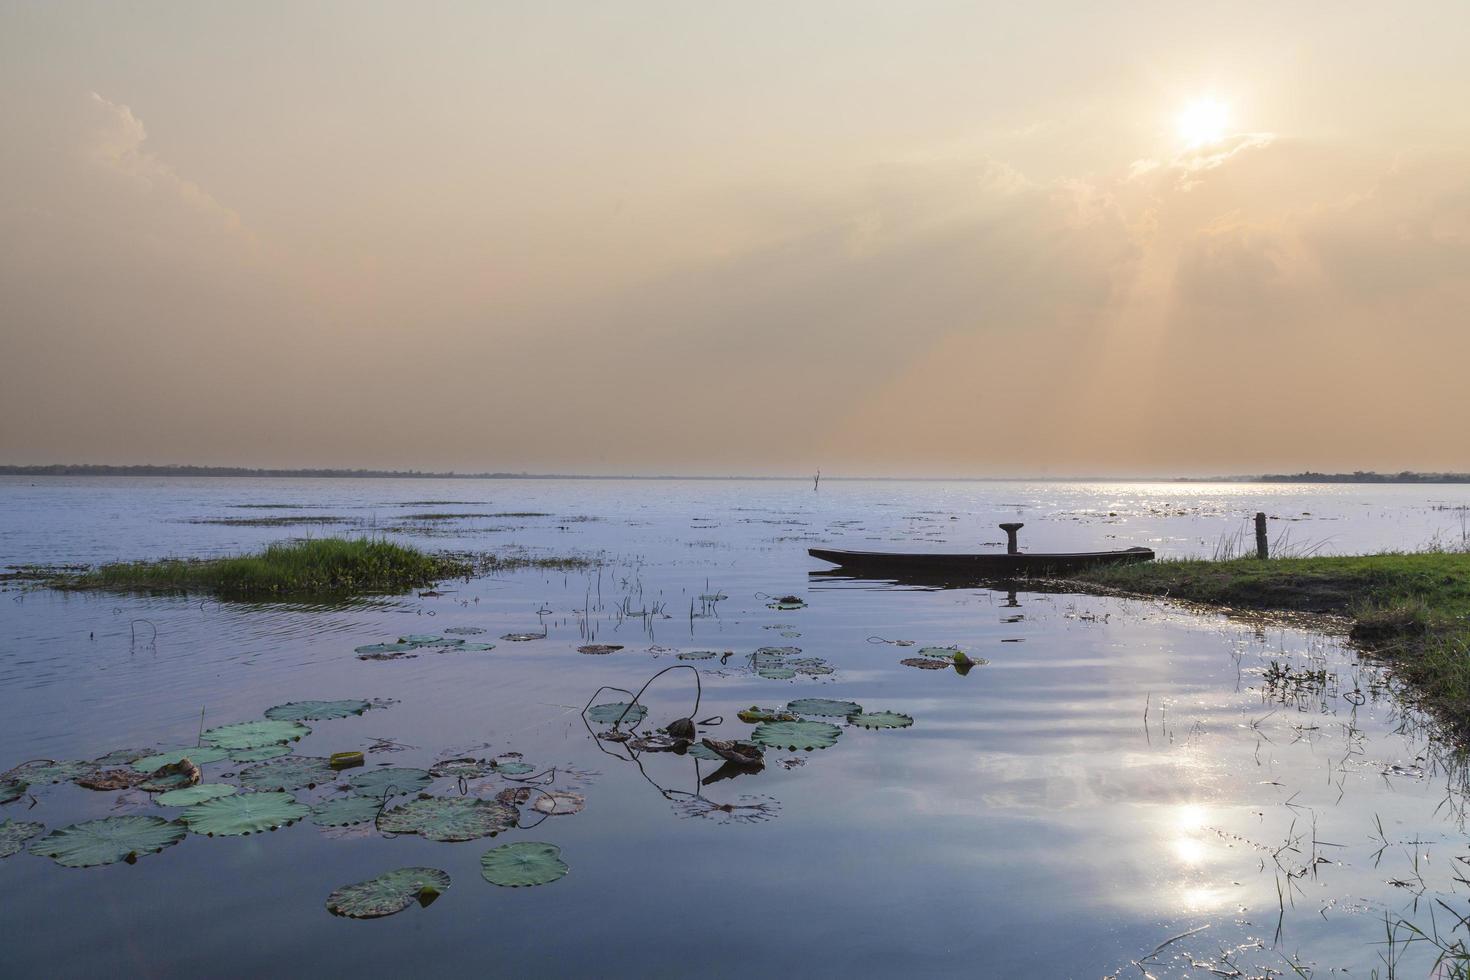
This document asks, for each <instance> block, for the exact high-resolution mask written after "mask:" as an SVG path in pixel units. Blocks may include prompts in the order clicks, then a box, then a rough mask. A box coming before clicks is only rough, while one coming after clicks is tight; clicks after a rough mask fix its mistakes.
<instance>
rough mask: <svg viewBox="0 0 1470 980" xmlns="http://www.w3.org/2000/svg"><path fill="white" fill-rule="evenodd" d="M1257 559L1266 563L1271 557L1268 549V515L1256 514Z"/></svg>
mask: <svg viewBox="0 0 1470 980" xmlns="http://www.w3.org/2000/svg"><path fill="white" fill-rule="evenodd" d="M1256 557H1257V558H1259V559H1261V560H1262V561H1265V560H1266V559H1267V558H1268V557H1270V555H1269V554H1268V553H1267V549H1266V515H1265V514H1260V513H1258V514H1256Z"/></svg>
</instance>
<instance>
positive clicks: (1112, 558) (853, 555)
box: [807, 548, 1154, 579]
mask: <svg viewBox="0 0 1470 980" xmlns="http://www.w3.org/2000/svg"><path fill="white" fill-rule="evenodd" d="M807 554H809V555H811V556H812V557H813V558H820V559H822V561H830V562H831V563H832V564H834V565H840V566H842V569H843V570H844V571H846V572H865V573H869V574H877V575H879V576H882V577H887V576H890V575H903V574H935V575H954V576H956V577H959V578H971V579H985V578H1014V577H1026V576H1041V575H1056V574H1060V573H1064V572H1075V571H1078V570H1079V569H1083V568H1096V567H1097V566H1099V565H1124V564H1128V563H1130V562H1138V561H1152V560H1153V557H1154V553H1153V549H1152V548H1128V549H1126V550H1123V551H1078V552H1070V553H1065V552H1064V553H1055V554H1042V553H1039V552H1038V553H1030V552H1017V553H1016V554H1008V553H1006V552H1003V551H1001V552H991V553H988V554H975V555H957V554H931V553H913V554H903V553H899V552H892V551H839V550H837V549H835V548H811V549H809V550H808V552H807Z"/></svg>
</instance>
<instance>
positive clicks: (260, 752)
mask: <svg viewBox="0 0 1470 980" xmlns="http://www.w3.org/2000/svg"><path fill="white" fill-rule="evenodd" d="M290 754H291V746H289V745H262V746H261V747H260V748H258V749H241V750H240V751H239V752H231V753H230V761H231V762H264V761H265V760H267V759H279V758H280V757H281V756H283V755H290Z"/></svg>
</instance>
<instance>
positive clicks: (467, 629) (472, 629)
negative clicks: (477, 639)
mask: <svg viewBox="0 0 1470 980" xmlns="http://www.w3.org/2000/svg"><path fill="white" fill-rule="evenodd" d="M444 632H446V633H458V634H459V635H460V636H479V635H480V634H481V633H483V632H485V631H484V630H482V629H480V627H478V626H451V627H449V628H448V629H446V630H445V631H444Z"/></svg>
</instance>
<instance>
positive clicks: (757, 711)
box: [735, 704, 801, 725]
mask: <svg viewBox="0 0 1470 980" xmlns="http://www.w3.org/2000/svg"><path fill="white" fill-rule="evenodd" d="M735 717H737V718H739V719H740V720H741V721H743V722H747V723H749V724H752V725H753V724H755V723H756V722H758V721H801V719H800V718H798V717H797V716H796V715H794V714H792V713H791V712H790V711H789V710H787V711H782V710H781V709H780V708H762V707H760V706H759V705H755V704H753V705H751V706H750V707H748V708H742V709H740V710H739V711H737V712H735Z"/></svg>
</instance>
